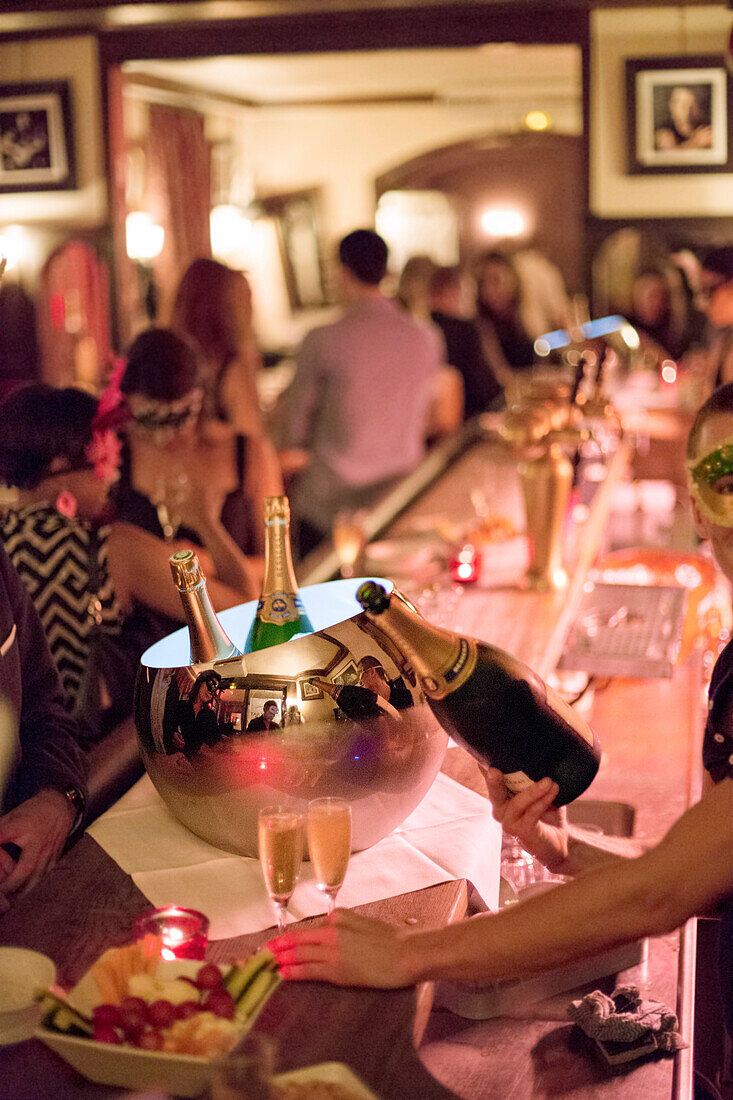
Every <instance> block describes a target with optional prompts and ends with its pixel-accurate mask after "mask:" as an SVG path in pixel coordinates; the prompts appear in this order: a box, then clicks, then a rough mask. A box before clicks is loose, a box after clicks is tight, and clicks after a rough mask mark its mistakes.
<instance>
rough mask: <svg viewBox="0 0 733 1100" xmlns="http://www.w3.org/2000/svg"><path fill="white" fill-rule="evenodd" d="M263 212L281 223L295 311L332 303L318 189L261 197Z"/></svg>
mask: <svg viewBox="0 0 733 1100" xmlns="http://www.w3.org/2000/svg"><path fill="white" fill-rule="evenodd" d="M260 208H261V210H262V212H263V214H264V215H265V216H266V217H268V218H272V219H273V220H274V221H275V224H276V226H277V235H278V242H279V246H280V257H281V260H282V265H283V273H284V275H285V285H286V287H287V292H288V299H289V302H290V308H291V309H292V310H294V311H295V310H301V309H318V308H320V307H321V306H325V305H328V304H329V295H328V290H327V286H326V279H325V271H324V264H323V254H322V250H321V233H320V226H319V216H318V209H319V196H318V191H317V190H316V189H311V190H305V191H294V192H292V193H290V194H287V195H269V196H267V197H266V198H263V199H261V200H260Z"/></svg>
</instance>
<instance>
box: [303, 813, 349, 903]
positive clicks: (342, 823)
mask: <svg viewBox="0 0 733 1100" xmlns="http://www.w3.org/2000/svg"><path fill="white" fill-rule="evenodd" d="M308 853H309V855H310V859H311V863H312V864H313V868H314V870H315V872H316V883H317V884H318V889H319V890H322V891H323V893H324V894H325V895H326V897H327V899H328V915H329V916H331V914H332V913H333V911H334V909H335V908H336V895H337V894H338V892H339V890H340V889H341V886H342V884H343V881H344V878H345V876H346V868H347V867H348V866H349V856H350V855H351V806H350V805H349V803H348V802H345V801H344V799H343V798H314V799H313V801H312V802H310V803H309V804H308Z"/></svg>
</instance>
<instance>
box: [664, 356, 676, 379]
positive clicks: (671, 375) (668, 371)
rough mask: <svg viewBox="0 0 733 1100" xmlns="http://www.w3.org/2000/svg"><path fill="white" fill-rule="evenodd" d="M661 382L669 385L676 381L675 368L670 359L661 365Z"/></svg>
mask: <svg viewBox="0 0 733 1100" xmlns="http://www.w3.org/2000/svg"><path fill="white" fill-rule="evenodd" d="M662 381H663V382H667V383H668V384H669V385H671V384H672V383H673V382H676V381H677V367H676V366H675V364H674V363H673V362H672V360H671V359H665V360H664V363H663V364H662Z"/></svg>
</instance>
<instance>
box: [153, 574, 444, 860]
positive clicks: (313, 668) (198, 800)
mask: <svg viewBox="0 0 733 1100" xmlns="http://www.w3.org/2000/svg"><path fill="white" fill-rule="evenodd" d="M361 583H362V582H361V580H358V579H357V580H344V581H331V582H329V583H326V584H317V585H312V586H310V587H306V588H303V589H302V590H301V595H302V598H303V602H304V604H305V606H306V608H307V610H308V614H309V615H310V618H311V621H312V623H313V626H314V632H313V633H312V634H307V635H302V636H300V637H295V638H293V639H291V640H290V641H289V642H285V643H283V644H282V645H277V646H272V647H270V648H269V649H263V650H259V651H258V652H256V653H248V654H247V655H246V656H244V657H230V658H228V659H226V660H221V661H214V662H211V663H208V664H194V665H192V664H191V663H190V648H189V637H188V630H187V629H186V628H184V629H182V630H178V631H176V632H175V633H174V634H170V635H168V637H167V638H164V639H163V640H162V641H161V642H158V643H157V644H156V645H154V646H152V647H151V648H150V649H148V650H147V651H146V652H145V653H144V654H143V657H142V661H141V668H140V671H139V674H138V680H137V687H136V692H135V720H136V725H137V730H138V736H139V739H140V747H141V750H142V756H143V761H144V763H145V767H146V768H147V771H148V774H149V776H150V778H151V779H152V781H153V783H154V784H155V786H156V788H157V790H158V793H159V794H160V796H161V797H162V798H163V800H164V801H165V803H166V804H167V806H168V807H169V809H170V810H171V812H172V813H173V814H174V815H175V816H176V817H177V818H178V819H179V821H181V822H182V823H183V824H184V825H186V826H187V827H188V828H189V829H191V831H192V832H194V833H196V834H197V835H198V836H200V837H202V838H203V839H204V840H208V841H209V842H210V843H211V844H214V845H216V846H217V847H218V848H224V849H226V850H227V851H231V852H237V853H239V854H241V855H247V856H255V855H257V813H258V810H259V809H260V808H261V807H263V806H267V805H271V804H273V803H277V804H281V805H287V806H289V807H291V808H293V809H297V810H300V811H305V809H306V808H307V805H308V802H309V801H310V800H311V799H313V798H321V797H323V796H325V795H335V796H337V797H339V798H345V799H347V800H348V801H349V803H350V804H351V808H352V817H353V843H352V847H353V849H354V851H358V850H360V849H362V848H368V847H370V845H372V844H376V842H377V841H378V840H381V839H382V837H384V836H386V835H387V834H388V833H390V832H391V831H392V830H393V829H394V828H396V826H398V825H399V824H401V822H403V821H404V820H405V818H406V817H407V816H408V815H409V814H410V813H411V812H412V811H413V810H414V809H415V807H416V806H417V805H418V804H419V803H420V801H421V800H422V798H423V796H424V795H425V793H426V791H427V790H428V788H429V787H430V785H431V784H432V782H433V780H434V779H435V776H436V774H437V772H438V770H439V768H440V765H441V763H442V760H443V756H444V753H445V749H446V745H447V735H446V733H445V732H444V731H443V730H442V729H441V727H440V726H439V725H438V723H437V721H436V719H435V718H434V716H433V714H432V712H431V711H430V709H429V708H428V707H427V706H426V705H424V703H425V699H424V696H423V694H422V692H421V690H420V688H419V686H418V683H417V679H416V676H415V673H414V671H413V669H412V667H411V666H410V664H409V662H408V661H407V659H406V658H405V657H404V655H403V654H402V653H400V652H399V650H398V649H397V648H396V647H395V645H394V643H393V642H392V641H391V640H390V639H389V638H387V636H386V635H385V634H384V633H383V632H382V631H381V630H380V628H379V627H378V626H376V625H375V624H374V623H372V622H371V621H370V620H369V619H368V618H367V617H366V615H364V613H363V612H362V610H361V607H360V606H359V604H358V603H357V601H356V596H355V593H356V590H357V588H358V587H359V585H360V584H361ZM380 583H381V584H384V585H385V586H386V587H387V589H388V590H391V589H392V583H391V582H390V581H385V580H381V579H380ZM255 607H256V602H254V601H252V602H250V603H246V604H242V605H241V606H239V607H233V608H231V609H230V610H229V611H224V612H222V613H221V615H220V616H219V618H220V620H221V623H222V626H223V627H224V629H225V630H226V632H227V634H228V635H229V637H230V638H231V639H232V641H233V642H234V643H235V645H238V646H240V647H241V646H242V644H243V643H244V639H245V638H246V636H247V631H248V630H249V626H250V623H251V621H252V617H253V615H254V612H255ZM370 665H371V666H372V667H374V666H375V665H377V666H380V667H381V669H382V670H383V674H382V673H380V676H381V678H382V680H385V681H387V684H388V690H389V701H390V702H391V703H392V706H393V707H394V708H395V710H394V711H391V712H390V714H382V713H381V712H380V714H379V716H377V717H369V718H366V719H364V720H354V719H353V718H349V716H348V714H347V713H345V710H346V709H347V708H345V707H344V709H342V708H341V707H340V706H339V703H338V701H337V700H334V699H333V698H332V697H331V696H330V695H328V694H327V693H326V692H324V691H323V690H321V689H320V688H319V687H318V686H317V684H314V683H313V682H312V681H313V680H314V679H320V680H325V681H327V682H328V683H330V684H333V685H336V686H342V685H353V686H362V685H361V679H362V676H363V675H364V671H365V669H366V668H368V667H369V666H370ZM352 696H353V693H352ZM268 702H270V703H272V702H274V703H275V705H276V709H275V712H274V724H271V725H270V726H269V728H267V729H264V728H263V727H264V725H265V723H264V721H263V718H262V714H263V710H264V708H265V704H266V703H268ZM268 710H269V712H270V713H272V707H270V708H268ZM395 711H396V712H395Z"/></svg>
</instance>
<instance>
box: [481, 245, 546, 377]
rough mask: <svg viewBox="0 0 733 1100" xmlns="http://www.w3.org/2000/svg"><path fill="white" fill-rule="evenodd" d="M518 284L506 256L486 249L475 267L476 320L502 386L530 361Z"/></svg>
mask: <svg viewBox="0 0 733 1100" xmlns="http://www.w3.org/2000/svg"><path fill="white" fill-rule="evenodd" d="M521 307H522V285H521V282H520V279H519V276H518V274H517V271H516V269H515V267H514V265H513V264H512V261H511V260H510V259H509V257H508V256H505V255H504V254H503V253H501V252H487V253H485V254H484V256H482V257H481V259H480V260H479V263H478V266H477V269H476V320H477V323H478V326H479V331H480V333H481V339H482V341H483V345H484V355H485V356H486V360H487V362H488V363H489V365H490V367H491V369H492V371H493V373H494V375H495V376H496V378H497V379H498V380H499V381H500V382H501V383H502V385H504V386H506V384H507V382H509V381H511V379H512V376H513V374H514V372H515V371H522V370H527V369H528V368H529V367H531V366H532V364H533V363H534V345H533V342H532V340H531V339H530V337H529V335H528V334H527V331H526V329H525V327H524V323H523V321H522V311H521Z"/></svg>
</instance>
